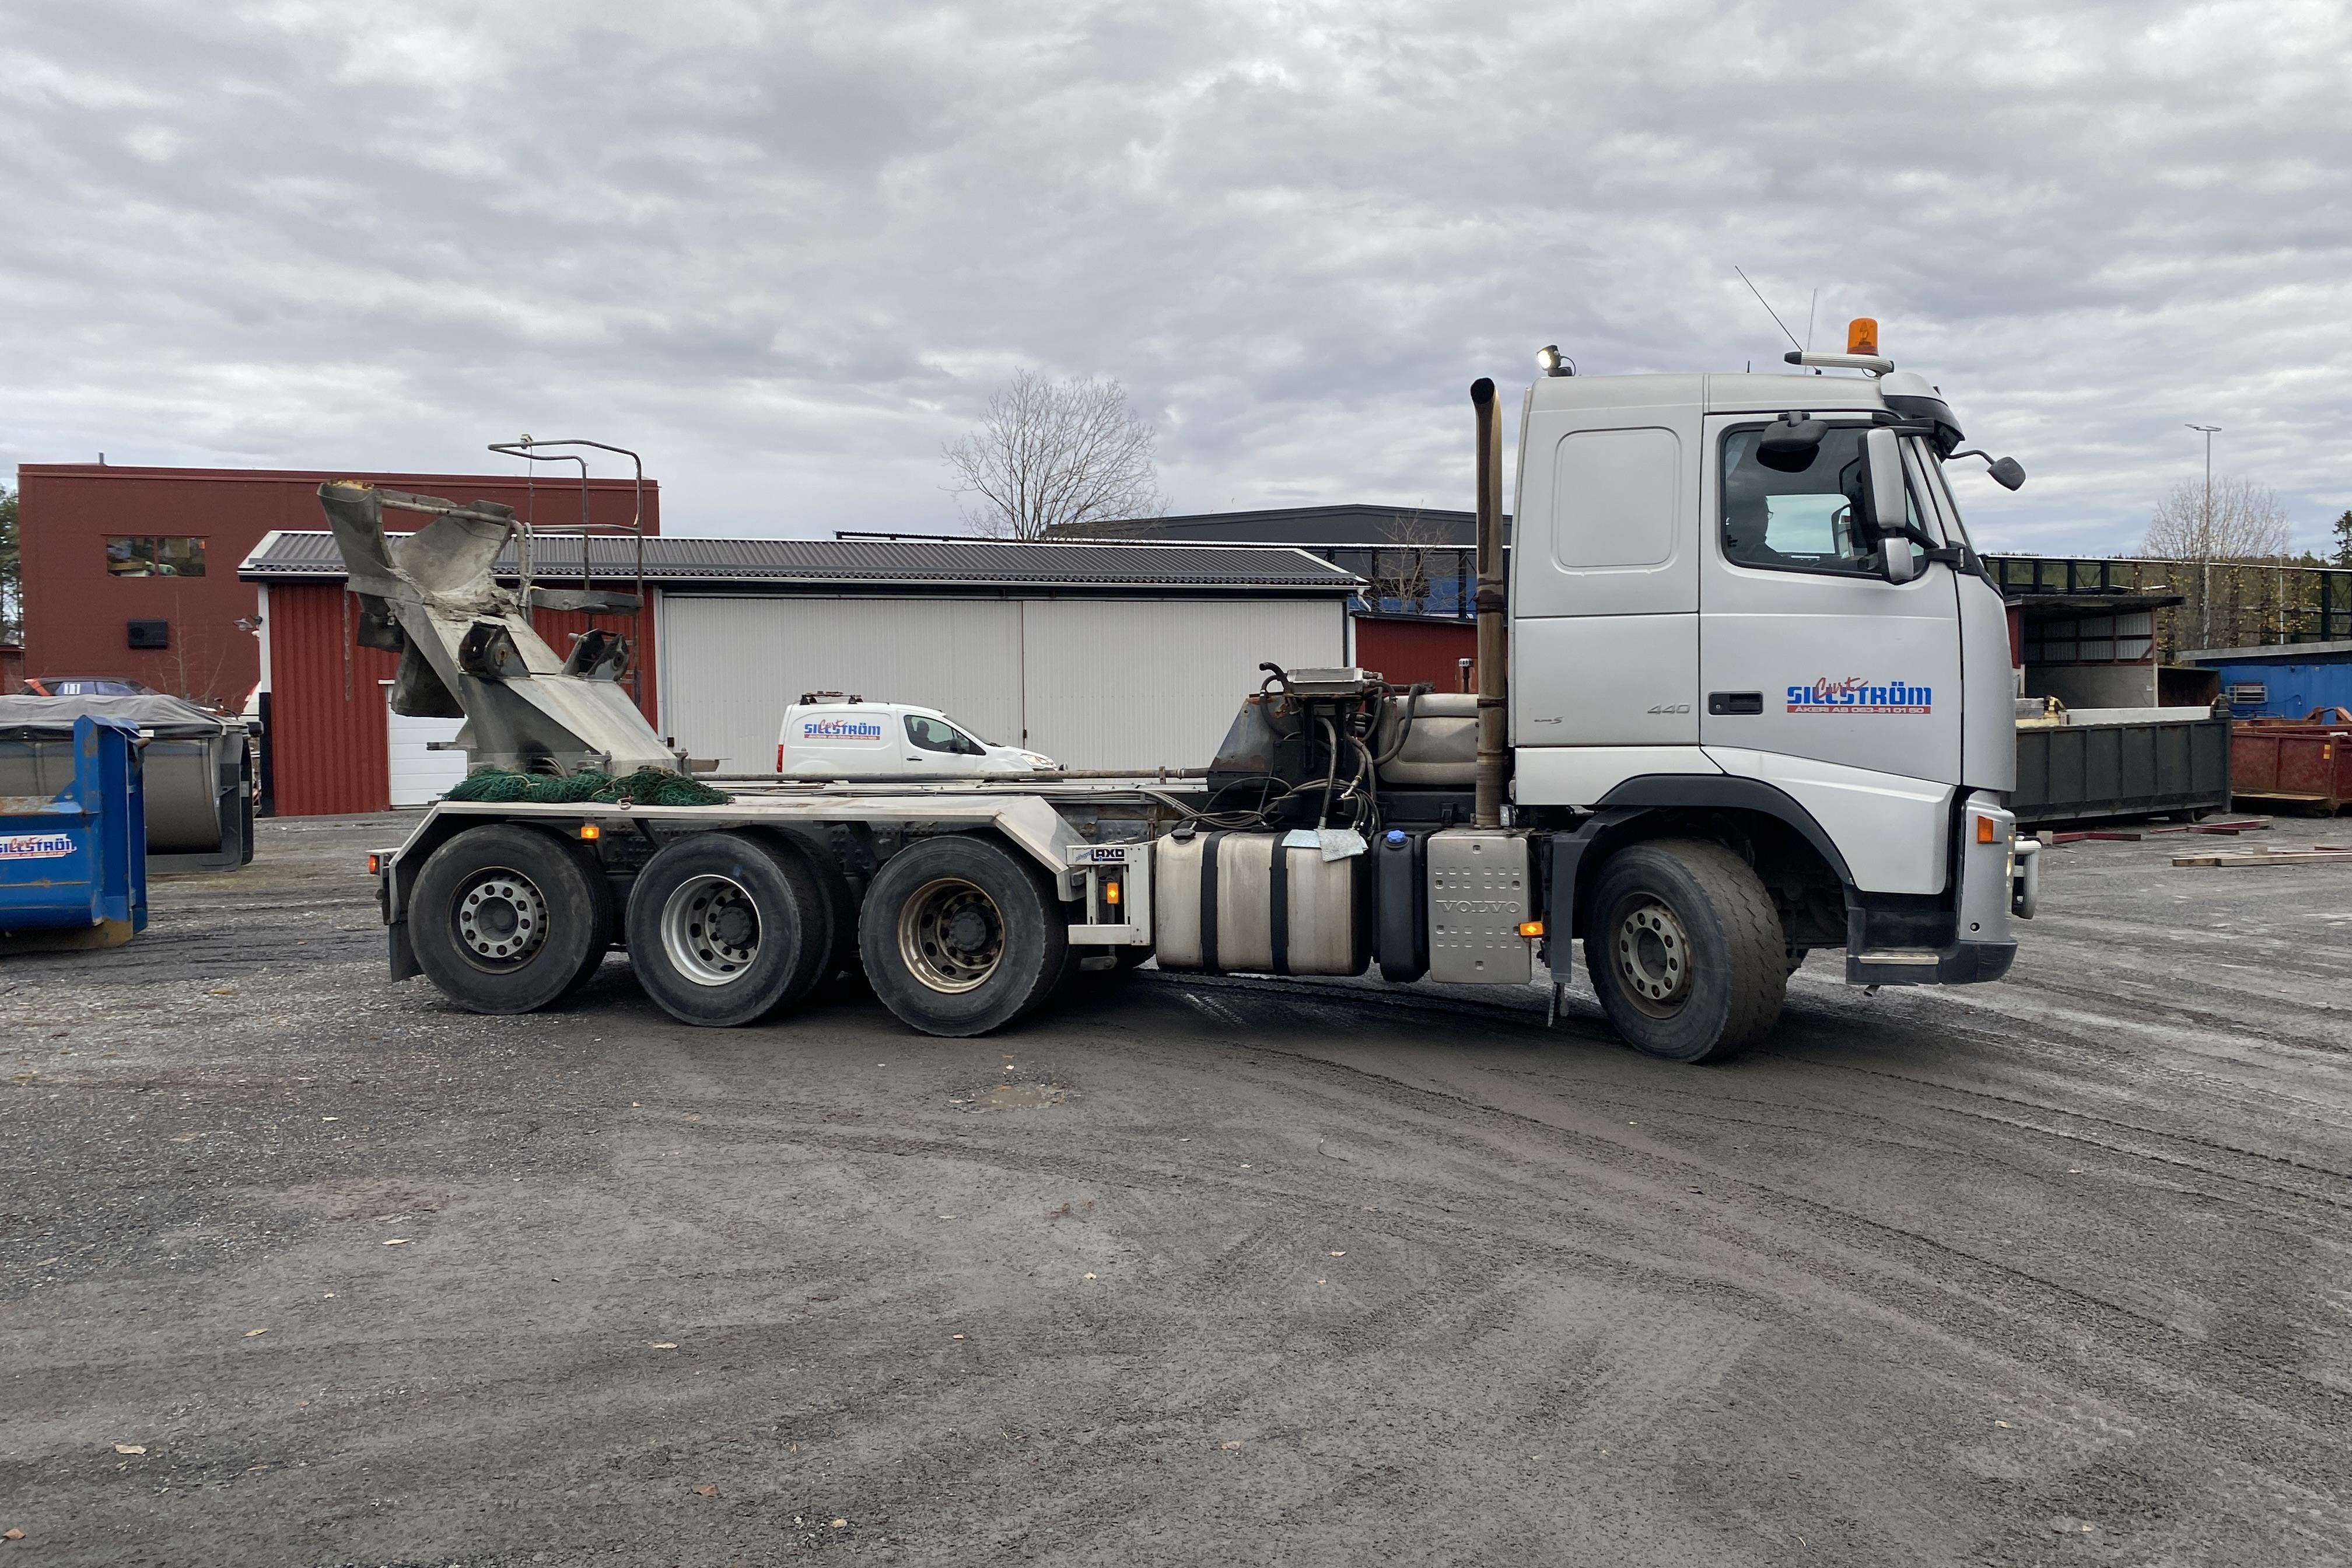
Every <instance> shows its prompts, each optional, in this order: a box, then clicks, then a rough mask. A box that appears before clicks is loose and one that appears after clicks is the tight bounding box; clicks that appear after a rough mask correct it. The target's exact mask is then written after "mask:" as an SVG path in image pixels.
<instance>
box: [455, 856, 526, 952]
mask: <svg viewBox="0 0 2352 1568" xmlns="http://www.w3.org/2000/svg"><path fill="white" fill-rule="evenodd" d="M456 923H457V948H458V951H459V952H462V953H464V954H465V957H466V962H467V963H470V964H472V965H473V966H474V967H475V968H477V969H486V970H488V971H490V972H491V973H503V972H505V971H507V970H510V969H519V968H520V967H521V966H522V965H523V964H525V963H529V962H530V957H531V955H532V954H533V953H535V952H538V951H539V950H540V949H541V947H543V946H545V945H546V944H547V895H546V894H544V893H542V892H541V891H540V890H539V884H538V883H536V882H534V881H532V880H531V879H530V878H529V877H526V876H524V875H523V874H522V873H521V872H520V871H518V870H515V869H514V868H511V867H509V866H491V867H488V868H484V869H482V870H479V871H477V872H475V873H474V875H473V877H472V878H471V879H469V880H468V881H467V883H466V885H465V886H464V887H462V888H460V889H457V915H456Z"/></svg>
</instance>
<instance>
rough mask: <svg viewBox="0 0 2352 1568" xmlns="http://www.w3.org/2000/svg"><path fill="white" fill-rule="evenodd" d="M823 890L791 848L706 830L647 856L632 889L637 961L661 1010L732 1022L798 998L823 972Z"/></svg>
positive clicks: (692, 1020) (826, 948)
mask: <svg viewBox="0 0 2352 1568" xmlns="http://www.w3.org/2000/svg"><path fill="white" fill-rule="evenodd" d="M823 900H824V894H823V893H822V891H821V890H820V889H818V887H817V885H816V882H815V880H814V879H813V878H812V877H811V876H810V875H809V871H808V868H806V867H805V866H804V865H803V864H802V863H801V861H800V859H799V858H798V857H797V856H795V855H793V853H792V852H791V851H789V850H786V849H782V848H779V847H774V846H772V845H769V844H764V843H762V842H761V841H760V840H759V839H757V838H752V837H746V836H743V835H740V834H734V833H698V834H696V835H694V836H693V837H690V838H682V839H680V840H678V841H677V843H675V844H672V845H670V846H669V847H667V848H666V849H663V850H662V851H661V852H660V853H659V854H657V855H656V856H655V857H654V858H652V859H651V860H648V861H647V862H646V868H645V869H644V870H642V871H640V872H638V873H637V880H636V886H635V888H633V889H630V893H629V963H630V964H631V965H632V966H633V967H635V970H636V972H637V983H638V984H641V985H643V986H644V987H645V988H646V995H648V996H650V997H652V998H653V999H654V1001H655V1003H656V1005H659V1006H660V1008H661V1009H662V1011H663V1012H665V1013H667V1014H668V1015H669V1016H671V1017H673V1018H677V1019H679V1020H681V1021H682V1022H685V1023H688V1024H701V1025H708V1026H712V1027H717V1028H725V1027H729V1026H733V1025H738V1024H751V1023H756V1022H758V1021H759V1020H760V1019H761V1018H765V1017H767V1016H770V1015H771V1014H772V1013H775V1012H778V1011H779V1010H781V1009H782V1008H785V1007H788V1006H790V1005H793V1003H795V1002H798V1001H799V1000H800V999H801V998H802V997H803V996H805V995H807V994H808V993H809V992H810V990H811V989H812V988H814V986H815V984H816V983H817V982H818V981H820V980H822V979H824V975H825V963H826V960H827V959H828V958H829V957H830V955H831V949H830V943H829V941H828V938H827V931H826V925H827V921H826V918H825V909H824V901H823Z"/></svg>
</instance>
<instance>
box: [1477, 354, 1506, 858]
mask: <svg viewBox="0 0 2352 1568" xmlns="http://www.w3.org/2000/svg"><path fill="white" fill-rule="evenodd" d="M1470 407H1471V411H1472V412H1473V413H1474V414H1475V416H1476V418H1477V426H1478V597H1477V600H1476V605H1477V611H1478V793H1477V795H1476V796H1475V798H1474V800H1473V802H1472V805H1471V816H1470V821H1471V826H1475V827H1500V826H1503V775H1504V773H1505V772H1506V771H1507V768H1508V767H1509V764H1510V744H1509V740H1508V737H1507V734H1506V733H1505V728H1506V723H1505V721H1506V713H1507V709H1508V706H1509V701H1510V698H1509V688H1508V687H1507V684H1506V682H1507V679H1508V675H1507V660H1508V658H1509V653H1508V644H1507V631H1506V628H1505V622H1504V619H1503V612H1504V610H1505V608H1506V606H1507V598H1506V589H1505V587H1504V579H1503V421H1502V416H1501V415H1500V413H1499V412H1498V411H1497V410H1496V407H1495V384H1494V383H1493V382H1491V381H1489V380H1487V379H1486V377H1485V376H1483V375H1482V376H1480V377H1479V378H1478V379H1477V380H1476V381H1474V382H1472V383H1471V384H1470Z"/></svg>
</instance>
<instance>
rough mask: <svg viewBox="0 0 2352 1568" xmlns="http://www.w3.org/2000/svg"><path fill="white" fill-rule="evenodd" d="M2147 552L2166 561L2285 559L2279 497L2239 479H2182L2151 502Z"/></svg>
mask: <svg viewBox="0 0 2352 1568" xmlns="http://www.w3.org/2000/svg"><path fill="white" fill-rule="evenodd" d="M2141 548H2142V549H2143V550H2144V551H2145V552H2146V553H2147V554H2149V555H2155V556H2159V557H2162V558H2164V559H2166V560H2171V561H2252V560H2261V559H2264V558H2267V557H2273V556H2278V555H2284V554H2285V553H2286V548H2287V521H2286V508H2285V507H2284V506H2282V505H2280V504H2279V499H2278V492H2277V491H2276V490H2273V489H2271V488H2270V486H2268V485H2263V484H2256V483H2255V482H2254V481H2253V480H2252V479H2246V478H2243V477H2242V476H2240V475H2235V474H2231V475H2226V476H2224V477H2223V478H2221V479H2215V480H2214V481H2213V489H2212V499H2211V500H2210V504H2209V502H2208V501H2207V499H2206V489H2205V482H2204V481H2203V480H2202V479H2181V480H2179V482H2177V483H2176V484H2174V485H2173V487H2172V488H2171V489H2168V490H2167V491H2165V492H2164V499H2163V500H2159V501H2158V502H2157V503H2156V516H2155V517H2154V518H2152V519H2151V520H2149V522H2148V525H2147V543H2146V544H2145V545H2143V546H2142V547H2141Z"/></svg>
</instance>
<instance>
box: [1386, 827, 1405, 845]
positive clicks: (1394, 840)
mask: <svg viewBox="0 0 2352 1568" xmlns="http://www.w3.org/2000/svg"><path fill="white" fill-rule="evenodd" d="M1389 842H1390V843H1391V844H1402V843H1403V842H1404V829H1403V828H1402V827H1391V828H1390V829H1389Z"/></svg>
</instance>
